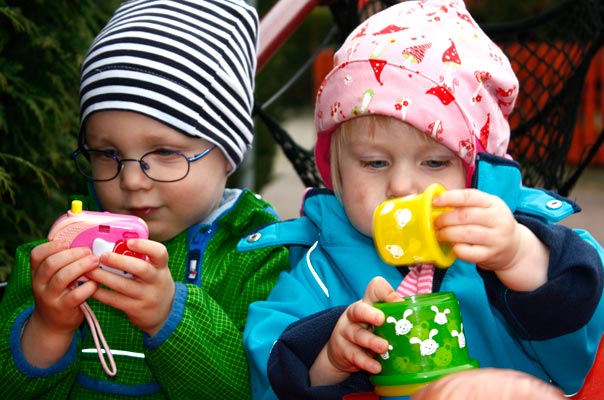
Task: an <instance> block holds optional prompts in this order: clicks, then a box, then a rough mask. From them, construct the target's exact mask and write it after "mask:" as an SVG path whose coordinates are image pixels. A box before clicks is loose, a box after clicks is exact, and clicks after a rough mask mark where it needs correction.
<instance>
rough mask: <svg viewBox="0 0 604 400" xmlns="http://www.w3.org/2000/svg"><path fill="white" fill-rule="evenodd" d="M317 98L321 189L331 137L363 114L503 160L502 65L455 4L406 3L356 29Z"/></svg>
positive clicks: (466, 158) (508, 82) (505, 80)
mask: <svg viewBox="0 0 604 400" xmlns="http://www.w3.org/2000/svg"><path fill="white" fill-rule="evenodd" d="M334 65H335V67H334V68H333V70H332V71H331V72H330V73H329V74H328V75H327V77H326V78H325V80H324V81H323V83H322V84H321V87H320V88H319V91H318V93H317V98H316V106H315V127H316V130H317V133H318V136H317V144H316V146H315V161H316V163H317V167H318V169H319V172H320V174H321V177H322V178H323V180H324V182H325V183H326V184H327V186H328V187H332V184H331V176H330V164H329V160H330V150H329V149H330V143H331V133H332V132H333V131H334V129H336V128H337V127H338V126H339V125H340V124H341V123H342V122H344V121H347V120H350V119H352V118H357V117H360V116H364V115H370V114H374V115H385V116H390V117H393V118H398V119H400V120H402V121H405V122H406V123H408V124H410V125H412V126H414V127H415V128H417V129H419V130H420V131H422V132H425V133H426V134H428V135H430V136H431V137H433V138H434V139H435V140H437V141H438V142H440V143H442V144H443V145H445V146H447V147H448V148H449V149H451V150H452V151H453V152H455V153H456V154H457V155H458V156H459V157H460V158H461V159H462V161H463V162H464V165H466V168H467V169H468V172H471V171H473V168H474V163H475V159H476V153H477V152H480V151H486V152H489V153H491V154H495V155H499V156H505V155H506V152H507V147H508V143H509V137H510V127H509V124H508V116H509V114H510V113H511V112H512V109H513V107H514V103H515V101H516V96H517V94H518V80H517V78H516V75H515V74H514V71H513V70H512V68H511V66H510V63H509V60H508V59H507V57H506V56H505V55H504V54H503V52H502V51H501V50H500V49H499V47H498V46H497V45H496V44H495V43H493V42H492V41H491V40H490V39H489V38H488V37H487V36H486V34H485V33H484V32H483V31H482V30H481V29H480V27H479V26H478V24H477V23H476V22H475V21H474V19H473V18H472V17H471V16H470V14H469V13H468V11H467V10H466V8H465V5H464V3H463V2H462V1H456V0H451V1H436V0H421V1H406V2H403V3H400V4H397V5H394V6H391V7H389V8H387V9H386V10H384V11H382V12H380V13H378V14H375V15H373V16H372V17H370V18H369V19H367V20H366V21H365V22H364V23H362V24H361V25H359V26H358V27H357V28H356V29H355V30H354V31H353V32H352V33H351V34H350V35H349V36H348V38H347V39H346V41H345V42H344V43H343V45H342V46H341V47H340V49H339V50H338V51H337V52H336V54H335V56H334Z"/></svg>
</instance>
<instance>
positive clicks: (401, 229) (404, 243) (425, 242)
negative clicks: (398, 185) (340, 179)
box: [373, 183, 456, 268]
mask: <svg viewBox="0 0 604 400" xmlns="http://www.w3.org/2000/svg"><path fill="white" fill-rule="evenodd" d="M444 191H445V188H444V187H443V186H442V185H440V184H438V183H433V184H432V185H430V186H428V188H426V190H425V191H424V192H423V193H420V194H416V195H410V196H406V197H402V198H396V199H390V200H386V201H385V202H383V203H382V204H380V205H379V206H378V207H377V208H376V209H375V212H374V214H373V238H374V242H375V247H376V249H377V251H378V253H379V255H380V257H381V258H382V259H383V260H384V261H385V262H386V263H388V264H391V265H413V264H421V263H429V264H434V265H436V266H437V267H440V268H447V267H449V266H451V264H453V262H454V261H455V258H456V257H455V254H454V253H453V250H452V249H451V246H450V244H449V243H440V242H439V241H438V240H436V234H435V232H434V228H433V224H434V219H435V218H436V217H437V216H439V215H440V214H442V213H443V212H445V211H447V210H448V208H444V207H433V206H432V199H434V197H436V196H438V195H439V194H441V193H443V192H444Z"/></svg>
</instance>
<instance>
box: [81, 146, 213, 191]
mask: <svg viewBox="0 0 604 400" xmlns="http://www.w3.org/2000/svg"><path fill="white" fill-rule="evenodd" d="M216 147H218V145H216V144H214V145H212V146H210V147H208V148H207V149H205V150H204V151H202V152H201V153H199V154H195V155H194V156H191V157H187V156H186V155H185V154H184V153H181V152H180V151H175V152H174V153H175V154H180V155H182V156H183V157H184V158H185V159H186V160H187V162H188V165H190V164H191V163H192V162H195V161H198V160H201V159H202V158H203V157H205V156H206V155H207V154H208V153H209V152H211V151H212V150H214V149H215V148H216ZM89 151H90V149H86V148H81V147H80V148H77V149H75V150H74V151H73V152H72V153H71V159H72V160H73V162H74V163H75V164H76V167H77V169H78V171H79V172H80V173H81V174H82V175H84V176H85V177H86V179H88V180H89V181H93V182H109V181H112V180H114V179H115V178H117V177H118V175H119V174H120V172H122V169H123V168H124V164H123V163H124V161H136V162H137V163H138V165H139V166H140V167H141V170H142V171H143V173H144V174H145V176H146V177H147V178H149V179H151V180H152V181H156V182H167V183H170V182H178V181H180V180H183V179H185V178H186V177H187V175H189V171H190V168H187V173H186V174H185V175H184V176H183V177H182V178H179V179H175V180H171V181H163V180H158V179H155V178H152V177H150V176H149V175H147V173H146V172H145V167H144V163H143V160H142V158H144V157H145V156H146V155H147V154H151V153H153V152H152V151H150V152H149V153H145V154H144V155H143V157H141V158H139V159H136V158H118V157H117V156H115V157H112V158H113V159H114V160H115V161H117V165H118V169H117V173H116V174H115V175H114V176H113V177H112V178H110V179H92V178H91V177H89V176H88V175H86V174H84V173H83V172H82V170H81V169H80V167H79V166H78V163H77V161H76V158H77V157H78V154H82V155H84V153H85V152H89ZM94 151H98V150H94Z"/></svg>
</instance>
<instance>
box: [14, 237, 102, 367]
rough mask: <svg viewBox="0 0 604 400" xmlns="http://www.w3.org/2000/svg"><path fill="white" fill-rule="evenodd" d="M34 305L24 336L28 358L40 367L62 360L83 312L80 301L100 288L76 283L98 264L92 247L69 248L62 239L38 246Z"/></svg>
mask: <svg viewBox="0 0 604 400" xmlns="http://www.w3.org/2000/svg"><path fill="white" fill-rule="evenodd" d="M30 264H31V280H32V291H33V295H34V302H35V308H34V312H33V313H32V315H31V317H30V318H29V321H28V323H27V325H26V326H25V328H24V330H23V334H22V336H21V343H22V346H23V352H24V354H25V358H26V359H27V360H28V361H29V362H30V363H31V364H32V365H35V366H37V367H40V368H45V367H48V366H50V365H52V364H54V363H55V362H56V361H57V360H59V359H60V358H61V357H62V356H63V355H64V354H65V352H66V351H67V349H68V348H69V345H70V344H71V341H72V339H73V332H74V331H75V330H76V329H77V328H78V327H79V326H80V325H81V323H82V322H83V319H84V314H83V313H82V311H81V310H80V304H82V303H83V302H85V301H86V299H87V298H88V297H90V296H91V295H92V294H93V293H94V292H95V291H96V290H97V288H98V285H97V284H96V283H95V282H92V281H87V282H84V283H82V284H80V285H76V284H75V283H74V282H75V281H76V280H77V279H78V278H79V277H81V276H83V275H87V274H88V273H89V272H90V271H92V270H95V269H96V268H97V267H98V265H99V259H98V257H96V256H95V255H93V254H92V252H91V251H90V249H88V248H84V247H77V248H73V249H70V248H69V247H68V244H67V243H64V242H62V241H50V242H47V243H44V244H41V245H39V246H36V247H35V248H34V249H33V250H32V251H31V254H30Z"/></svg>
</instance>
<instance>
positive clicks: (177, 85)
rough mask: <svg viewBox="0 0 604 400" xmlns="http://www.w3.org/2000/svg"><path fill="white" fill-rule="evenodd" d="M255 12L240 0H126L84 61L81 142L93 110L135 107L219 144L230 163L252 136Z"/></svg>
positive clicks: (239, 158)
mask: <svg viewBox="0 0 604 400" xmlns="http://www.w3.org/2000/svg"><path fill="white" fill-rule="evenodd" d="M257 44H258V15H257V13H256V10H255V9H254V8H253V7H251V6H249V5H248V4H247V3H245V1H243V0H197V1H195V0H173V1H169V0H131V1H127V2H124V3H123V4H122V5H121V6H120V7H119V8H118V9H117V10H116V12H115V14H114V15H113V17H112V18H111V19H110V20H109V22H108V23H107V25H106V26H105V27H104V28H103V30H102V31H101V32H100V33H99V35H98V36H97V37H96V38H95V40H94V41H93V42H92V45H91V46H90V49H89V50H88V53H87V54H86V57H85V59H84V62H83V64H82V71H81V82H80V126H81V132H82V133H81V135H80V140H81V141H83V140H85V138H84V136H83V132H84V127H85V122H86V119H87V118H88V117H89V116H90V115H91V114H92V113H94V112H96V111H102V110H125V111H134V112H138V113H141V114H144V115H146V116H149V117H151V118H154V119H156V120H158V121H160V122H162V123H164V124H166V125H168V126H170V127H172V128H174V129H176V130H178V131H180V132H183V133H184V134H186V135H189V136H193V137H200V138H203V139H206V140H208V141H210V142H212V143H215V144H216V145H218V147H219V148H220V149H221V150H222V151H223V153H224V154H225V155H226V157H227V159H228V160H229V161H230V163H231V164H232V165H233V171H234V170H235V169H236V168H237V166H238V165H239V164H240V163H241V161H242V159H243V156H244V155H245V153H246V151H247V149H248V148H249V147H250V146H251V142H252V137H253V130H254V127H253V122H252V117H251V113H252V106H253V89H254V75H255V71H256V49H257Z"/></svg>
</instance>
